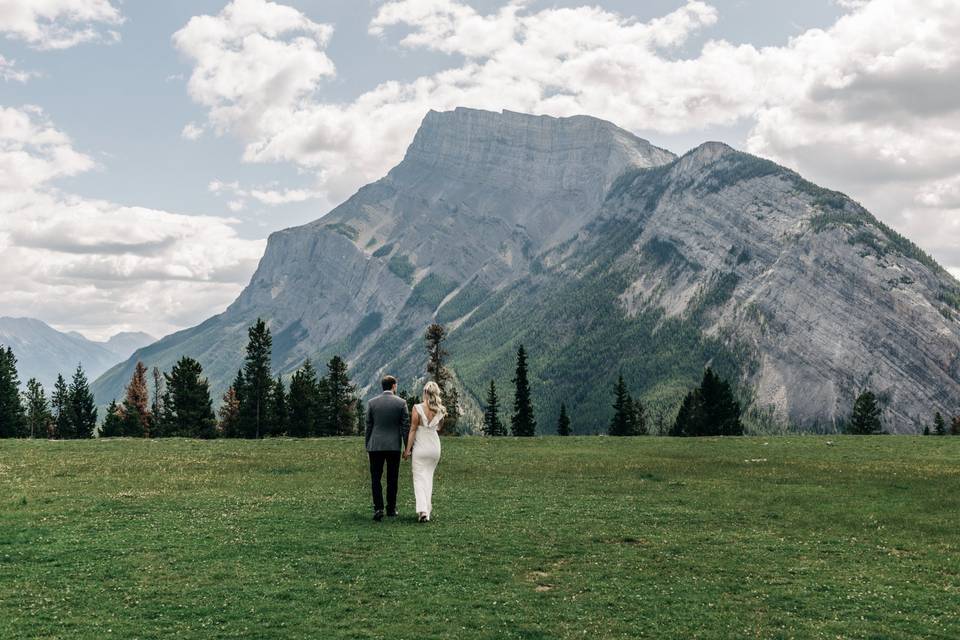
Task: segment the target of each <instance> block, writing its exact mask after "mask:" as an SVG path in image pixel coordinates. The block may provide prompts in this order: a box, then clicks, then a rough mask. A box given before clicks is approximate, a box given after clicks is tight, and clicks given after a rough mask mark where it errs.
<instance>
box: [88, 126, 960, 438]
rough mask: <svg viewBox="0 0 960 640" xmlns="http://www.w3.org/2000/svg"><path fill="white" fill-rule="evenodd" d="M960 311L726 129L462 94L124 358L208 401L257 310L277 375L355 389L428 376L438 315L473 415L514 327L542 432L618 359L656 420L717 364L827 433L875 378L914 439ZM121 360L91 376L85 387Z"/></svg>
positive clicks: (935, 394)
mask: <svg viewBox="0 0 960 640" xmlns="http://www.w3.org/2000/svg"><path fill="white" fill-rule="evenodd" d="M893 280H895V281H897V282H899V285H898V286H896V287H895V286H893V285H891V284H890V281H893ZM908 281H909V282H908ZM585 283H589V286H587V285H586V284H585ZM584 287H586V288H584ZM591 287H592V288H591ZM857 287H860V288H862V289H863V290H864V291H869V292H870V293H871V294H872V295H873V296H874V297H873V298H869V297H864V296H863V295H860V294H859V292H858V291H857V289H856V288H857ZM544 292H550V295H551V296H553V297H549V298H547V297H544V296H545V293H544ZM818 294H820V295H818ZM557 300H561V302H557ZM584 300H587V301H589V303H584V302H583V301H584ZM801 300H802V301H803V304H806V305H808V306H809V307H810V308H814V309H818V310H821V312H822V317H819V318H814V317H807V315H808V314H806V311H805V309H804V307H803V305H801V304H800V301H801ZM957 301H960V285H958V283H957V282H956V280H955V279H953V278H952V277H951V276H950V275H949V274H947V273H946V271H945V270H944V269H943V268H942V267H940V266H939V265H938V264H937V263H936V262H935V261H933V260H932V259H930V258H929V256H927V255H926V254H925V253H923V252H922V251H920V250H919V249H918V248H917V247H916V246H915V245H913V244H912V243H910V242H909V241H907V240H906V239H904V238H902V237H901V236H899V235H898V234H896V233H895V232H893V231H892V230H890V229H889V227H886V225H883V224H882V223H881V222H879V221H878V220H876V218H874V217H873V216H871V215H870V214H869V213H868V212H866V210H865V209H863V208H862V207H861V206H860V205H858V204H857V203H855V202H854V201H852V200H851V199H849V198H847V197H846V196H843V195H842V194H839V193H837V192H833V191H830V190H827V189H822V188H820V187H817V186H816V185H813V184H812V183H809V182H807V181H805V180H803V179H802V178H801V177H800V176H799V175H798V174H796V173H795V172H792V171H790V170H789V169H786V168H784V167H780V166H779V165H776V164H775V163H772V162H770V161H768V160H764V159H761V158H756V157H754V156H750V155H749V154H745V153H743V152H740V151H737V150H735V149H733V148H731V147H729V146H728V145H725V144H723V143H720V142H707V143H704V144H701V145H699V146H698V147H696V148H694V149H692V150H690V151H688V152H687V153H685V154H683V155H682V156H680V157H677V156H675V155H673V154H672V153H670V152H667V151H664V150H662V149H658V148H657V147H655V146H653V145H651V144H650V143H649V142H647V141H645V140H642V139H640V138H638V137H636V136H634V135H633V134H630V133H629V132H626V131H624V130H622V129H619V128H618V127H616V126H615V125H613V124H612V123H607V122H605V121H602V120H598V119H596V118H591V117H589V116H574V117H571V118H551V117H549V116H528V115H525V114H514V113H511V112H506V113H502V114H497V113H493V112H483V111H477V110H471V109H462V108H461V109H457V110H454V111H452V112H430V113H428V114H427V115H426V116H425V118H424V122H423V125H422V126H421V128H420V130H419V131H418V132H417V135H416V136H415V137H414V140H413V141H412V142H411V145H410V148H409V149H408V151H407V154H406V156H405V157H404V159H403V161H401V162H400V164H398V165H397V166H396V167H394V168H393V169H391V171H390V172H388V174H387V175H386V176H385V177H384V178H382V179H381V180H378V181H376V182H374V183H371V184H370V185H367V186H365V187H362V188H361V189H360V190H359V191H358V192H357V193H356V194H354V195H353V196H351V197H350V198H349V199H347V200H346V201H345V202H344V203H343V204H341V205H339V206H338V207H335V208H334V209H333V210H332V211H331V212H330V213H329V214H328V215H326V216H323V217H321V218H319V219H317V220H315V221H313V222H310V223H307V224H305V225H302V226H300V227H294V228H290V229H285V230H282V231H279V232H276V233H274V234H271V236H270V239H269V241H268V246H267V250H266V251H265V253H264V257H263V259H262V260H261V262H260V265H259V266H258V268H257V272H256V273H255V274H254V276H253V277H252V278H251V282H250V284H249V285H248V287H247V288H246V289H245V290H244V291H243V293H241V295H240V296H239V297H238V298H237V300H236V301H235V302H234V303H233V304H231V305H230V306H229V307H228V308H227V309H226V310H225V311H224V312H223V313H222V314H218V315H217V316H214V317H212V318H210V319H209V320H207V321H205V322H204V323H202V324H201V325H198V326H197V327H194V328H192V329H187V330H184V331H183V332H178V333H177V334H173V336H168V337H167V338H164V339H163V340H161V341H160V342H158V343H156V344H155V345H152V346H151V347H148V348H147V349H145V350H141V351H140V352H138V356H139V357H144V358H146V359H152V360H154V361H155V362H154V361H151V362H146V360H145V362H146V364H147V365H148V366H153V364H156V363H160V364H161V366H164V367H165V368H168V367H169V366H170V364H171V361H172V360H173V359H175V357H178V356H179V355H191V356H193V357H197V358H198V359H200V361H201V363H203V365H204V367H205V369H207V370H208V372H210V373H211V379H212V380H213V381H214V388H215V390H216V391H218V392H219V391H222V389H223V388H224V387H225V383H226V382H227V381H228V380H229V379H230V378H232V375H233V373H235V371H236V368H237V367H238V366H239V362H240V360H241V358H242V349H243V344H244V343H245V338H246V334H245V331H246V327H247V326H248V325H249V324H251V323H252V322H253V321H254V320H255V318H256V317H257V316H263V317H265V318H268V319H269V320H270V323H271V328H272V330H273V331H274V341H275V349H274V366H275V368H276V369H277V370H279V371H281V372H283V373H286V374H289V373H290V372H291V371H292V370H293V369H294V368H296V367H297V366H299V364H300V363H301V362H302V361H303V359H305V358H307V357H311V358H313V359H314V360H323V359H325V358H328V357H330V356H331V355H333V354H341V355H344V356H345V357H347V358H348V361H349V363H350V364H351V367H352V370H353V372H354V375H355V378H356V380H357V381H358V383H359V384H360V385H361V387H363V388H366V389H369V388H373V387H374V386H375V382H376V378H377V376H378V375H379V374H380V373H382V372H383V371H385V370H386V369H388V368H389V370H390V371H391V372H393V373H399V374H401V376H403V377H404V378H405V380H407V381H411V380H412V379H414V378H416V377H417V376H421V375H422V371H423V366H422V365H423V360H424V359H425V357H424V354H423V351H422V345H421V337H422V333H423V329H424V328H425V327H426V325H427V324H428V323H429V322H431V321H434V320H439V321H442V322H445V323H447V324H448V326H449V327H450V329H451V337H450V350H451V353H452V354H453V356H452V364H453V366H454V369H455V370H456V372H457V375H458V379H459V381H460V383H461V384H462V385H463V387H464V391H466V393H465V394H463V395H464V397H465V399H466V401H467V404H468V407H467V408H468V410H469V411H468V413H470V414H471V416H475V415H476V408H477V401H478V399H479V398H480V397H482V393H483V391H482V390H483V387H484V386H485V384H486V382H487V381H488V380H489V379H495V380H496V381H497V382H498V383H500V384H501V385H503V386H506V385H508V384H509V375H510V371H511V367H512V351H513V348H514V347H515V344H516V342H517V341H520V340H522V341H523V342H524V343H525V344H527V346H528V351H529V352H530V353H531V361H532V374H533V376H534V379H535V381H536V382H537V387H538V389H539V400H538V402H539V406H538V407H537V408H538V411H539V412H540V413H541V415H542V416H543V418H544V419H543V421H541V425H549V424H552V421H553V418H554V417H555V415H554V414H555V412H556V409H557V407H558V405H559V400H560V399H561V398H566V399H568V400H569V402H568V406H571V407H572V406H577V405H579V406H580V408H581V412H580V416H581V419H582V420H584V421H585V422H586V423H587V424H582V425H581V426H580V430H581V431H591V430H594V429H596V428H597V426H598V425H600V426H602V424H603V421H604V419H605V418H604V416H605V415H606V411H607V407H606V405H607V404H608V402H607V401H606V391H607V385H608V384H609V383H610V382H612V378H613V377H614V376H615V375H616V373H617V370H618V368H619V367H620V366H627V365H629V367H630V368H631V369H632V370H633V372H634V373H633V374H632V375H631V376H630V377H631V379H632V383H631V384H632V385H633V387H634V389H633V391H634V392H635V393H636V394H637V395H638V396H639V397H641V398H643V399H644V401H645V402H647V403H648V404H649V405H650V406H651V407H652V409H653V410H654V411H656V412H661V413H663V414H669V413H670V412H671V411H672V410H675V407H676V405H677V404H678V402H679V398H680V397H681V396H682V393H683V392H684V391H685V390H686V388H688V387H689V386H692V384H693V383H694V382H695V381H696V379H697V378H698V377H699V376H698V374H699V371H700V370H702V367H703V366H704V365H705V364H708V363H714V364H716V365H717V366H718V368H719V369H720V370H721V371H723V372H724V373H725V374H726V375H727V376H729V377H731V378H732V379H734V381H735V382H736V383H737V386H738V387H739V388H740V389H741V397H742V399H743V401H744V402H745V404H746V405H748V406H749V408H750V413H751V416H752V420H753V424H754V425H756V426H757V427H758V428H760V427H762V428H765V429H770V428H776V429H784V428H787V425H791V426H795V427H796V426H798V427H801V428H803V429H806V430H828V431H829V430H835V429H837V428H839V427H840V426H842V419H843V415H844V413H845V412H847V410H848V408H849V405H851V404H852V397H850V395H851V394H852V393H853V392H854V391H855V390H856V389H857V388H860V387H863V386H864V385H876V386H878V387H879V388H878V389H877V390H878V391H879V392H880V393H881V396H882V397H883V398H884V399H885V400H886V401H887V407H888V415H889V418H890V420H891V425H892V426H891V428H892V429H893V430H895V431H916V430H918V428H919V425H920V424H921V421H922V420H923V419H924V415H925V414H926V412H927V411H929V412H931V413H932V411H933V410H934V409H941V410H943V411H944V412H947V411H948V410H953V407H952V403H956V401H957V399H958V398H960V349H958V346H957V345H958V344H960V328H958V327H960V323H958V320H957V311H960V303H958V302H957ZM831 303H832V304H833V305H834V307H833V308H830V307H829V304H831ZM583 304H586V306H585V308H586V309H587V312H585V313H584V312H581V310H580V307H579V306H577V305H583ZM823 305H827V306H823ZM861 307H863V308H865V309H867V310H869V311H870V312H871V313H872V315H871V313H867V314H863V313H861V311H860V309H861ZM891 310H893V311H891ZM894 311H899V312H904V311H909V312H910V313H911V314H912V316H911V317H912V319H913V324H912V325H910V326H908V325H905V324H903V323H900V322H898V321H897V320H896V318H895V317H894V316H895V315H896V313H894ZM799 318H803V319H804V320H803V322H801V321H799V320H798V319H799ZM871 323H873V324H871ZM846 325H849V326H846ZM811 327H812V328H811ZM877 327H879V328H877ZM556 329H563V331H558V330H556ZM878 332H880V333H879V334H878ZM890 332H900V333H902V334H903V336H905V338H904V339H902V340H901V339H899V338H898V336H895V335H894V336H891V335H890ZM601 336H602V337H603V339H604V340H605V341H606V342H601V341H600V337H601ZM628 337H629V339H628ZM574 338H575V340H574ZM911 341H914V342H915V343H916V344H913V343H911ZM921 341H926V342H929V343H931V344H933V345H935V349H939V351H935V350H931V349H930V348H927V347H925V346H922V345H921V346H917V344H919V343H920V342H921ZM780 342H783V343H784V344H787V345H788V347H789V348H781V347H779V346H778V344H779V343H780ZM876 344H882V345H884V346H885V348H886V349H887V355H885V354H884V353H881V352H877V351H875V350H874V346H875V345H876ZM558 345H560V346H558ZM611 345H613V347H611ZM830 345H833V347H832V348H833V351H831V347H830ZM588 346H589V348H590V349H592V350H593V351H592V352H591V351H588V350H587V347H588ZM940 352H942V353H943V354H944V355H943V356H938V355H937V353H940ZM891 353H892V354H894V355H893V356H889V354H891ZM538 354H539V355H538ZM597 354H602V355H603V357H602V358H601V357H597ZM951 358H952V360H951ZM951 363H952V364H951ZM132 364H133V360H132V359H131V360H130V361H128V362H126V363H123V364H122V365H118V367H115V368H114V369H113V370H111V371H110V372H108V373H107V374H105V375H104V376H103V377H102V378H101V379H100V380H98V381H97V383H96V384H95V391H96V392H97V393H98V400H99V401H101V402H104V401H105V400H109V398H110V396H111V395H115V394H117V393H119V392H120V390H122V385H123V384H124V383H125V382H126V379H128V378H129V370H130V368H131V367H132ZM654 365H655V366H654ZM846 368H849V371H848V370H846ZM562 369H563V370H562ZM584 370H586V371H588V372H589V375H590V376H591V382H590V383H589V384H584V383H583V381H582V373H581V372H582V371H584ZM818 371H819V373H817V372H818ZM825 372H828V373H829V375H828V374H827V373H825ZM628 373H629V372H628ZM831 376H832V377H833V378H836V379H835V380H834V379H832V378H831ZM578 379H579V381H578ZM578 384H579V385H580V386H579V387H578V386H577V385H578ZM404 386H412V385H410V384H409V383H408V384H406V385H404ZM580 387H583V389H584V391H583V392H581V389H580ZM898 388H899V389H901V391H899V392H898V391H897V389H898ZM804 398H806V400H805V399H804ZM948 407H949V409H948ZM921 409H923V411H921ZM471 419H472V418H471ZM575 422H576V420H575ZM547 429H548V430H549V427H548V428H547Z"/></svg>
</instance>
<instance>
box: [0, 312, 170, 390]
mask: <svg viewBox="0 0 960 640" xmlns="http://www.w3.org/2000/svg"><path fill="white" fill-rule="evenodd" d="M154 340H155V338H153V337H152V336H150V335H147V334H146V333H120V334H117V335H116V336H113V337H112V338H110V339H109V340H108V341H106V342H94V341H92V340H88V339H87V338H85V337H84V336H82V335H81V334H79V333H77V332H76V331H70V332H67V333H63V332H61V331H57V330H56V329H54V328H53V327H51V326H50V325H48V324H46V323H45V322H42V321H40V320H36V319H33V318H10V317H0V344H2V345H7V346H10V347H11V348H12V349H13V353H14V355H15V356H16V357H17V370H18V372H19V374H20V382H21V384H26V381H27V380H29V379H30V378H36V379H37V380H39V381H40V382H41V383H42V384H43V387H44V389H46V390H47V392H48V393H49V391H50V390H51V389H53V385H54V383H55V382H56V379H57V374H59V373H62V374H63V377H64V378H66V379H67V380H69V379H70V377H71V376H72V375H73V372H74V370H75V369H76V368H77V364H78V363H82V364H83V368H84V371H86V373H87V376H88V377H89V378H90V379H93V378H95V377H96V376H99V375H100V374H102V373H103V372H104V371H106V370H107V369H109V368H110V367H111V366H113V365H115V364H116V363H118V362H121V361H123V360H125V359H127V358H128V357H130V354H131V353H133V352H134V351H135V350H136V349H138V348H140V347H142V346H144V345H147V344H150V343H151V342H154Z"/></svg>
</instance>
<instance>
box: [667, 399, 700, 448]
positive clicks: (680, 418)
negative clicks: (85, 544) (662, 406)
mask: <svg viewBox="0 0 960 640" xmlns="http://www.w3.org/2000/svg"><path fill="white" fill-rule="evenodd" d="M704 422H705V421H704V417H703V402H702V401H701V399H700V389H693V390H691V391H689V392H688V393H687V395H686V396H684V398H683V402H682V403H681V404H680V411H678V412H677V418H676V420H675V421H674V423H673V427H671V428H670V435H671V436H678V437H680V436H697V435H701V434H700V433H699V432H700V431H701V430H702V429H703V424H704Z"/></svg>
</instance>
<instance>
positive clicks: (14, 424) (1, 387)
mask: <svg viewBox="0 0 960 640" xmlns="http://www.w3.org/2000/svg"><path fill="white" fill-rule="evenodd" d="M24 420H25V417H24V411H23V404H21V402H20V377H19V375H18V374H17V358H16V356H14V355H13V349H11V348H10V347H7V348H6V349H4V348H3V347H2V346H0V438H16V437H19V436H21V435H22V434H23V431H24Z"/></svg>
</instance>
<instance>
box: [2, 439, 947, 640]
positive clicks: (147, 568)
mask: <svg viewBox="0 0 960 640" xmlns="http://www.w3.org/2000/svg"><path fill="white" fill-rule="evenodd" d="M443 446H444V454H443V455H444V458H443V460H442V462H441V464H440V467H439V468H438V471H437V478H436V484H437V487H436V493H435V497H434V521H433V522H431V523H427V524H418V523H416V522H415V519H414V514H413V496H412V489H411V483H410V478H409V474H410V467H409V463H404V464H403V466H402V468H401V496H400V500H401V505H402V512H401V517H400V518H399V519H396V520H390V521H384V522H382V523H379V524H378V523H374V522H372V521H371V519H370V516H371V512H370V506H369V496H368V491H369V488H368V487H369V485H368V480H367V469H366V458H365V454H364V453H363V452H362V443H361V440H360V439H359V438H343V439H309V440H292V439H268V440H261V441H243V440H215V441H193V440H182V439H169V440H129V439H109V440H101V441H97V440H92V441H27V440H20V441H14V440H7V441H0V638H9V639H19V638H97V639H100V638H111V637H115V638H166V637H176V638H203V639H210V638H265V639H271V638H357V639H372V638H395V639H407V638H526V639H534V638H544V639H545V638H871V639H879V638H884V639H886V638H944V639H946V638H958V637H960V615H958V612H960V438H949V437H947V438H936V437H926V438H924V437H894V436H879V437H843V436H839V437H836V436H835V437H831V438H824V437H778V438H726V439H719V438H716V439H714V438H706V439H696V440H694V439H670V438H653V437H645V438H622V439H614V438H608V437H571V438H557V437H549V438H532V439H514V438H502V439H483V438H445V439H444V440H443Z"/></svg>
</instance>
